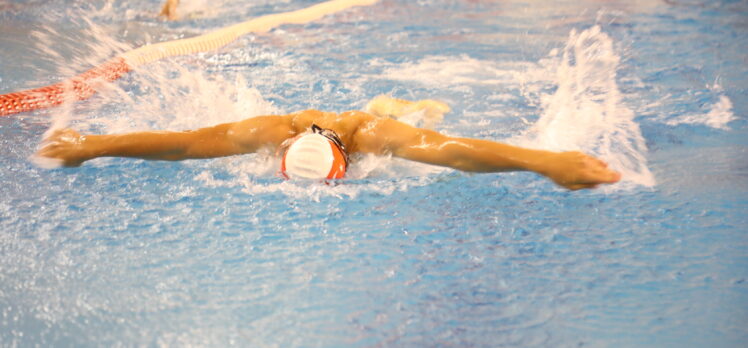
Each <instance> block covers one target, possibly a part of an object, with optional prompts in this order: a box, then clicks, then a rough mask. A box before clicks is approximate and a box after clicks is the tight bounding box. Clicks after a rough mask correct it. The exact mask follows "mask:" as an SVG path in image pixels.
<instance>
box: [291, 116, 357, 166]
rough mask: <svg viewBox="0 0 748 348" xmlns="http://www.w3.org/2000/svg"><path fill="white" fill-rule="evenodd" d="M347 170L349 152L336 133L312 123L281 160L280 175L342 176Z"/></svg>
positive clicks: (294, 141) (294, 140)
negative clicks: (308, 129) (310, 127)
mask: <svg viewBox="0 0 748 348" xmlns="http://www.w3.org/2000/svg"><path fill="white" fill-rule="evenodd" d="M346 169H348V154H347V153H346V152H345V146H343V143H342V142H341V141H340V138H339V137H338V135H337V134H335V132H333V131H332V130H330V129H322V128H320V127H318V126H317V125H314V124H313V125H312V132H311V133H307V134H304V135H301V136H299V137H297V138H295V139H293V142H292V143H291V145H289V146H288V148H287V149H286V152H285V153H284V154H283V160H282V162H281V174H283V176H285V177H286V178H290V179H296V178H303V179H320V180H324V179H340V178H342V177H343V176H344V175H345V171H346Z"/></svg>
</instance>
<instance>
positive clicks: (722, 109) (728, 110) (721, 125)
mask: <svg viewBox="0 0 748 348" xmlns="http://www.w3.org/2000/svg"><path fill="white" fill-rule="evenodd" d="M736 119H737V117H735V114H733V113H732V102H731V101H730V98H728V97H727V96H725V95H721V96H720V97H719V100H717V101H716V102H715V103H714V104H712V105H711V106H710V107H709V112H707V113H705V114H687V115H681V116H679V117H676V118H674V119H670V120H667V121H665V123H666V124H668V125H670V126H677V125H679V124H697V125H705V126H708V127H712V128H715V129H722V130H729V129H730V126H728V125H727V124H728V123H730V122H731V121H734V120H736Z"/></svg>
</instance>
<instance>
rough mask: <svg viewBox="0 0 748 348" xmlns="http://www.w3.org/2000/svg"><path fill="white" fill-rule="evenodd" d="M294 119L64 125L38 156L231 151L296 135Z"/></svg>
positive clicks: (170, 156)
mask: <svg viewBox="0 0 748 348" xmlns="http://www.w3.org/2000/svg"><path fill="white" fill-rule="evenodd" d="M290 124H291V123H290V118H289V117H287V116H260V117H255V118H250V119H247V120H244V121H240V122H235V123H224V124H220V125H217V126H213V127H207V128H201V129H197V130H193V131H183V132H161V131H159V132H136V133H127V134H113V135H80V134H78V133H77V132H75V131H74V130H71V129H63V130H57V131H55V132H53V133H52V134H51V135H50V136H49V137H47V138H46V139H45V140H44V141H43V142H42V144H41V147H40V149H39V151H37V153H36V156H41V157H46V158H51V159H53V160H57V161H59V162H60V164H61V165H63V166H66V167H75V166H79V165H81V164H82V163H83V162H85V161H87V160H90V159H94V158H97V157H131V158H141V159H148V160H166V161H178V160H185V159H198V158H214V157H223V156H231V155H238V154H245V153H252V152H255V151H257V150H258V149H259V148H261V147H263V146H278V145H280V144H281V143H282V142H283V141H284V140H285V139H287V138H288V137H289V136H290V135H293V134H292V132H293V131H292V129H291V126H290Z"/></svg>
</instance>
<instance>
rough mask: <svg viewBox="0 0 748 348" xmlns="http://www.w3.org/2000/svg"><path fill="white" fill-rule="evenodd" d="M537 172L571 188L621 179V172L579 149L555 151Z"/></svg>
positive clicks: (597, 184)
mask: <svg viewBox="0 0 748 348" xmlns="http://www.w3.org/2000/svg"><path fill="white" fill-rule="evenodd" d="M537 172H538V173H540V174H543V175H545V176H546V177H548V178H549V179H551V180H553V182H555V183H556V184H558V185H559V186H562V187H565V188H567V189H569V190H580V189H590V188H596V187H597V186H599V185H600V184H613V183H616V182H618V181H619V180H621V174H620V173H618V172H616V171H614V170H611V169H609V168H608V164H607V163H605V162H603V161H601V160H599V159H597V158H595V157H592V156H589V155H586V154H583V153H581V152H577V151H570V152H561V153H553V154H552V155H551V156H550V158H548V159H546V160H545V161H544V163H543V165H542V166H541V168H540V169H539V170H537Z"/></svg>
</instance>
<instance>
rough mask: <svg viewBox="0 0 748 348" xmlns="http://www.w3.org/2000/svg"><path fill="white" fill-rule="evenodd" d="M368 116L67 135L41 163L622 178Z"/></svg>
mask: <svg viewBox="0 0 748 348" xmlns="http://www.w3.org/2000/svg"><path fill="white" fill-rule="evenodd" d="M366 110H367V111H368V112H364V111H347V112H343V113H340V114H337V113H332V112H322V111H318V110H306V111H300V112H295V113H291V114H287V115H270V116H258V117H252V118H248V119H245V120H243V121H239V122H234V123H224V124H219V125H216V126H212V127H206V128H201V129H197V130H189V131H181V132H172V131H154V132H135V133H126V134H113V135H81V134H79V133H78V132H76V131H74V130H71V129H63V130H56V131H54V132H52V133H51V135H50V136H48V137H47V138H46V139H44V140H43V142H42V143H41V145H40V148H39V150H38V152H37V153H36V156H39V157H41V158H46V159H48V160H50V159H51V160H53V161H56V162H57V163H58V164H59V165H63V166H67V167H76V166H80V165H81V164H82V163H83V162H85V161H88V160H91V159H94V158H97V157H129V158H140V159H146V160H166V161H179V160H187V159H204V158H215V157H224V156H232V155H241V154H248V153H254V152H257V151H258V150H260V149H263V148H269V149H271V150H272V151H275V152H276V153H278V154H279V156H282V164H281V173H282V174H283V175H284V176H286V177H288V178H308V179H320V180H325V179H338V178H341V177H343V176H344V175H345V170H346V169H347V167H348V156H349V155H350V154H354V153H364V154H367V153H369V154H375V155H392V156H395V157H400V158H404V159H407V160H411V161H416V162H421V163H427V164H432V165H437V166H443V167H449V168H454V169H458V170H461V171H465V172H475V173H492V172H509V171H531V172H535V173H538V174H540V175H543V176H545V177H547V178H549V179H550V180H552V181H553V182H555V183H556V184H558V185H560V186H562V187H565V188H567V189H569V190H579V189H588V188H595V187H597V186H598V185H600V184H612V183H615V182H617V181H618V180H620V178H621V175H620V174H619V173H617V172H616V171H613V170H611V169H609V168H608V167H607V164H606V163H605V162H603V161H601V160H599V159H597V158H594V157H592V156H589V155H586V154H583V153H581V152H576V151H571V152H552V151H544V150H534V149H527V148H521V147H516V146H512V145H508V144H503V143H499V142H495V141H489V140H481V139H474V138H462V137H451V136H447V135H444V134H441V133H439V132H436V131H433V130H429V129H425V128H417V127H413V126H410V125H408V124H406V123H403V122H401V121H398V120H397V119H396V118H398V117H401V116H403V114H404V113H407V112H414V111H417V110H421V111H422V112H424V115H431V116H432V117H440V116H441V113H444V112H446V111H448V110H449V107H448V106H447V105H446V104H444V103H441V102H438V101H435V100H423V101H419V102H411V101H405V100H401V99H394V98H389V97H382V96H380V97H378V98H375V99H374V100H372V102H370V103H369V105H368V106H367V108H366Z"/></svg>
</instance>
